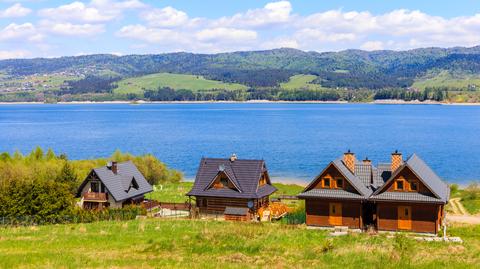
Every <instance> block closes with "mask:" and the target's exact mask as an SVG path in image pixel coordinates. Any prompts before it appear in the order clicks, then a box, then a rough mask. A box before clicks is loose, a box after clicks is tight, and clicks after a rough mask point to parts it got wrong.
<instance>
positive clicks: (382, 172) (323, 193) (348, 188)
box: [299, 151, 449, 233]
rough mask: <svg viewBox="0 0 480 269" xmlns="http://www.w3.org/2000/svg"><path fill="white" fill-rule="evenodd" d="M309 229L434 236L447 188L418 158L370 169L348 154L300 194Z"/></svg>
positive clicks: (397, 157)
mask: <svg viewBox="0 0 480 269" xmlns="http://www.w3.org/2000/svg"><path fill="white" fill-rule="evenodd" d="M299 197H300V198H301V199H305V209H306V222H307V225H311V226H348V227H350V228H356V229H365V228H367V227H369V226H371V227H374V228H376V229H378V230H387V231H399V230H402V231H414V232H425V233H437V232H438V230H439V228H440V225H441V222H442V219H443V218H444V206H445V204H446V203H447V202H448V197H449V188H448V185H447V184H445V183H444V182H443V181H442V180H441V179H440V178H439V177H438V176H437V175H436V174H435V173H434V172H433V171H432V170H431V169H430V168H429V167H428V165H427V164H425V162H424V161H423V160H421V159H420V158H419V157H418V156H417V155H415V154H413V155H412V156H410V157H409V158H408V159H407V160H406V161H404V160H403V158H402V154H401V153H398V152H394V153H392V156H391V162H390V163H383V164H379V165H378V167H375V166H374V165H373V164H372V162H371V161H370V160H368V159H365V160H363V161H361V162H359V161H358V160H357V159H356V158H355V154H353V153H352V152H350V151H348V152H347V153H345V154H344V156H343V158H339V159H337V160H335V161H333V162H331V163H330V164H328V165H327V167H326V168H325V169H324V170H323V171H322V172H321V173H320V174H319V175H318V176H317V177H316V178H315V179H314V180H313V181H312V182H311V183H310V184H309V185H308V186H307V187H306V188H305V190H304V191H303V192H302V193H301V194H300V195H299Z"/></svg>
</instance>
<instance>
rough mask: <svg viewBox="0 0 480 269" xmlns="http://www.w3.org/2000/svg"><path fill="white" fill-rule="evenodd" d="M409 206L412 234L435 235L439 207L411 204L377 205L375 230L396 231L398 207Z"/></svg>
mask: <svg viewBox="0 0 480 269" xmlns="http://www.w3.org/2000/svg"><path fill="white" fill-rule="evenodd" d="M401 205H405V206H411V207H412V212H411V215H412V216H411V219H412V220H411V222H412V229H411V231H413V232H421V233H437V231H438V230H437V226H438V224H439V221H440V220H439V215H440V214H439V210H440V207H441V205H435V204H412V203H378V204H377V229H378V230H386V231H397V230H398V216H397V215H398V206H401Z"/></svg>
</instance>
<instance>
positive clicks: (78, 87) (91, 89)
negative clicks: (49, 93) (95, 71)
mask: <svg viewBox="0 0 480 269" xmlns="http://www.w3.org/2000/svg"><path fill="white" fill-rule="evenodd" d="M120 79H121V77H118V76H115V77H110V76H107V77H105V76H91V75H89V76H86V77H85V78H82V79H80V80H68V81H66V82H65V84H66V85H64V86H62V87H61V88H60V90H59V91H56V92H55V93H56V94H57V95H65V94H82V93H111V92H112V91H113V89H115V88H116V87H117V85H116V84H115V83H114V82H117V81H119V80H120Z"/></svg>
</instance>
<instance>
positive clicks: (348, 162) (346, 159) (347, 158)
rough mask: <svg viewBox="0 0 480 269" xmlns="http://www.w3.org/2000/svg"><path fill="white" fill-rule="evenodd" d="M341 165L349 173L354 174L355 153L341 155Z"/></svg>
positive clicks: (348, 152) (349, 152)
mask: <svg viewBox="0 0 480 269" xmlns="http://www.w3.org/2000/svg"><path fill="white" fill-rule="evenodd" d="M343 163H344V164H345V166H346V167H347V168H348V169H349V170H350V172H352V173H353V174H355V153H353V152H351V151H350V150H348V151H347V152H345V153H344V154H343Z"/></svg>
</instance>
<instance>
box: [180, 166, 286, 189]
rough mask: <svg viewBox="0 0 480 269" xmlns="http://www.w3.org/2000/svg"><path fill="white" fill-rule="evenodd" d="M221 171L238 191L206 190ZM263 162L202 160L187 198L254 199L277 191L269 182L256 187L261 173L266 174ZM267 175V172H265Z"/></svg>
mask: <svg viewBox="0 0 480 269" xmlns="http://www.w3.org/2000/svg"><path fill="white" fill-rule="evenodd" d="M222 169H223V171H224V172H225V173H226V174H227V176H228V178H229V179H231V180H232V182H233V183H234V184H235V185H238V187H239V190H238V191H237V190H232V189H225V188H224V189H214V188H208V186H209V185H210V184H211V183H212V181H213V180H214V179H215V177H216V176H217V175H218V173H219V172H220V171H221V170H222ZM266 171H267V170H266V166H265V162H264V161H263V160H235V161H233V162H232V161H230V159H218V158H202V160H201V161H200V166H199V168H198V172H197V175H196V177H195V182H194V184H193V188H192V190H190V192H188V193H187V195H189V196H210V197H230V198H246V199H255V198H262V197H264V196H267V195H270V194H272V193H273V192H275V191H276V190H277V189H276V188H275V187H273V186H272V185H271V184H270V182H268V184H266V185H263V186H261V187H258V181H259V180H260V178H261V176H262V174H263V172H266ZM267 173H268V172H267Z"/></svg>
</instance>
